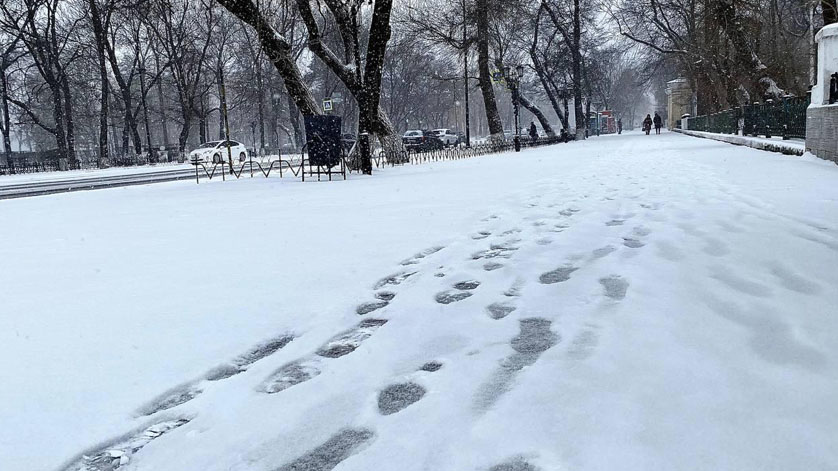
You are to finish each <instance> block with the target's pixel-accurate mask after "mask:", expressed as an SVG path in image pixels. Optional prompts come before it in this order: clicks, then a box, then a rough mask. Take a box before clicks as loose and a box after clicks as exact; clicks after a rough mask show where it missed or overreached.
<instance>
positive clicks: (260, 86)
mask: <svg viewBox="0 0 838 471" xmlns="http://www.w3.org/2000/svg"><path fill="white" fill-rule="evenodd" d="M256 89H257V90H256V91H257V93H258V95H259V98H258V101H257V103H256V105H257V110H258V117H259V155H262V153H264V149H265V83H264V81H263V78H262V61H261V54H258V55H257V56H256Z"/></svg>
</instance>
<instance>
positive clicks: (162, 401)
mask: <svg viewBox="0 0 838 471" xmlns="http://www.w3.org/2000/svg"><path fill="white" fill-rule="evenodd" d="M202 392H203V390H202V389H201V388H199V387H198V386H197V385H196V384H194V383H187V384H184V385H181V386H178V387H176V388H172V389H170V390H168V391H166V392H164V393H163V394H161V395H160V396H158V397H156V398H155V399H153V400H152V401H151V402H149V403H148V404H146V405H145V406H143V407H141V408H140V409H139V410H138V411H137V413H138V414H140V415H152V414H156V413H157V412H160V411H164V410H166V409H171V408H172V407H176V406H179V405H181V404H184V403H186V402H189V401H191V400H192V399H195V398H196V397H198V395H199V394H201V393H202Z"/></svg>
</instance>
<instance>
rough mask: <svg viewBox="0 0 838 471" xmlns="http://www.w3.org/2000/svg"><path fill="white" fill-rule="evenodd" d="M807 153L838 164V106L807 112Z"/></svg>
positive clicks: (813, 106)
mask: <svg viewBox="0 0 838 471" xmlns="http://www.w3.org/2000/svg"><path fill="white" fill-rule="evenodd" d="M806 151H807V152H811V153H813V154H815V155H817V156H818V157H820V158H822V159H826V160H831V161H833V162H835V163H838V104H835V105H824V106H817V105H811V106H809V108H808V109H807V110H806Z"/></svg>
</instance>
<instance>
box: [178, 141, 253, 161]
mask: <svg viewBox="0 0 838 471" xmlns="http://www.w3.org/2000/svg"><path fill="white" fill-rule="evenodd" d="M227 155H228V154H227V141H210V142H205V143H203V144H201V145H200V146H198V147H196V148H195V150H193V151H192V152H190V153H189V160H199V161H204V162H207V163H216V164H217V163H221V162H226V161H227ZM230 155H231V156H232V157H233V161H234V162H235V161H239V162H244V161H245V160H247V148H246V147H245V146H244V144H241V143H238V142H236V141H230Z"/></svg>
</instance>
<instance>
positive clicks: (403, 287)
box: [0, 133, 838, 471]
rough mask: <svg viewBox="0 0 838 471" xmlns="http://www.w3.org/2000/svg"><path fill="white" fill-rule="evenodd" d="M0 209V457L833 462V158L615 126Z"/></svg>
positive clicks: (440, 463) (265, 470) (91, 464)
mask: <svg viewBox="0 0 838 471" xmlns="http://www.w3.org/2000/svg"><path fill="white" fill-rule="evenodd" d="M0 228H2V229H0V264H2V265H0V266H2V269H0V286H2V287H3V290H2V292H3V300H2V303H0V372H2V378H0V384H2V386H0V404H2V408H0V424H2V427H0V463H2V464H0V469H2V470H4V471H5V470H7V469H8V470H10V471H18V470H19V471H28V470H52V469H65V468H67V469H73V470H76V469H96V470H99V469H110V468H107V467H105V466H106V465H107V466H110V465H111V464H116V463H119V462H120V460H121V462H122V465H121V466H120V467H119V469H121V470H126V471H128V470H146V471H165V470H172V471H222V470H223V471H244V470H248V471H275V470H282V471H286V470H292V469H295V470H297V471H300V470H312V471H314V470H317V471H325V470H330V469H333V468H334V469H338V470H344V471H348V470H369V469H377V470H400V471H412V470H416V471H419V470H434V471H437V470H452V471H453V470H458V471H461V470H489V469H495V470H502V469H503V470H508V469H515V470H529V469H541V470H547V471H549V470H565V469H567V470H605V469H608V470H644V471H645V470H652V469H667V470H710V469H712V470H736V471H742V470H760V471H763V470H784V471H786V470H792V469H800V470H835V469H838V433H836V432H835V431H836V430H838V314H837V313H838V288H836V286H838V270H836V267H838V166H835V165H833V164H831V163H827V162H822V161H817V160H813V159H806V158H799V157H789V156H782V155H778V154H773V153H768V152H762V151H757V150H753V149H749V148H744V147H736V146H731V145H728V144H724V143H719V142H714V141H710V140H706V139H697V138H692V137H688V136H683V135H677V134H669V133H664V134H663V135H661V136H645V135H641V134H637V133H628V134H624V135H621V136H603V137H600V138H596V139H591V140H588V141H586V142H576V143H570V144H566V145H558V146H552V147H546V148H540V149H533V150H527V151H525V152H523V153H521V154H519V155H514V154H503V155H498V156H487V157H480V158H475V159H469V160H463V161H456V162H443V163H437V164H430V165H422V166H416V167H404V168H395V169H387V170H385V171H382V172H379V173H378V174H377V175H376V176H374V177H373V178H362V177H357V176H356V177H354V178H352V179H350V180H349V181H346V182H333V183H305V184H303V183H300V182H297V181H294V180H288V179H286V180H278V179H263V178H259V179H253V180H250V179H242V180H238V181H234V182H220V181H219V182H216V181H213V182H209V183H207V184H203V183H202V184H201V185H194V184H189V183H185V182H175V183H162V184H157V185H153V186H147V187H132V188H120V189H114V190H105V191H95V192H86V193H76V194H62V195H55V196H48V197H38V198H29V199H21V200H13V201H3V202H0ZM97 443H98V444H99V445H97ZM81 452H86V453H87V454H86V456H82V455H81V454H80V453H81ZM62 463H63V464H62ZM504 465H505V466H506V467H504Z"/></svg>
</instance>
